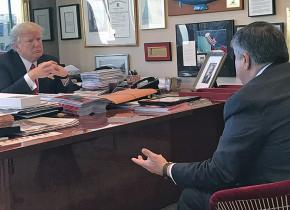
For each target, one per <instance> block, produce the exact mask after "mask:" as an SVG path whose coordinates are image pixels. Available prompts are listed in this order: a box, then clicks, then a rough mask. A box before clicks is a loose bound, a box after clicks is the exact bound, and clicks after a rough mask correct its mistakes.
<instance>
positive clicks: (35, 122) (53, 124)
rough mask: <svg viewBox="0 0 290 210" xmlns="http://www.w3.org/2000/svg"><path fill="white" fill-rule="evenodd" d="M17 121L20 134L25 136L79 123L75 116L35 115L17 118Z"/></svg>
mask: <svg viewBox="0 0 290 210" xmlns="http://www.w3.org/2000/svg"><path fill="white" fill-rule="evenodd" d="M19 123H20V129H21V133H20V135H22V136H27V135H32V134H38V133H43V132H48V131H54V130H58V129H62V128H67V127H72V126H76V125H78V124H79V120H78V119H75V118H50V117H37V118H33V119H25V120H19Z"/></svg>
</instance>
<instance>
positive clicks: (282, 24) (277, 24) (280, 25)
mask: <svg viewBox="0 0 290 210" xmlns="http://www.w3.org/2000/svg"><path fill="white" fill-rule="evenodd" d="M272 24H273V25H274V26H275V27H276V28H278V29H279V30H280V31H282V33H283V34H284V23H272ZM245 26H246V25H236V26H235V32H237V31H238V30H240V29H242V28H243V27H245Z"/></svg>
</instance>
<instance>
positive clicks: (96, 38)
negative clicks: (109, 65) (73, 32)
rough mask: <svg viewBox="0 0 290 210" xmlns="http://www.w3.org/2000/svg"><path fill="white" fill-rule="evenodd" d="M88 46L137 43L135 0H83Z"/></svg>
mask: <svg viewBox="0 0 290 210" xmlns="http://www.w3.org/2000/svg"><path fill="white" fill-rule="evenodd" d="M82 9H83V17H84V19H83V21H84V29H85V45H86V46H120V45H127V46H128V45H136V44H137V30H136V5H135V0H122V1H116V0H107V1H104V0H83V1H82Z"/></svg>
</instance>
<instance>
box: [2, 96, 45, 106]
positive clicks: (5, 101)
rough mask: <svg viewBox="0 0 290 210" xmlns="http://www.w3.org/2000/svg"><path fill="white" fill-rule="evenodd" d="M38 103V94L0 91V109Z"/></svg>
mask: <svg viewBox="0 0 290 210" xmlns="http://www.w3.org/2000/svg"><path fill="white" fill-rule="evenodd" d="M39 104H40V96H39V95H24V94H10V93H0V109H1V108H9V109H23V108H26V107H31V106H36V105H39Z"/></svg>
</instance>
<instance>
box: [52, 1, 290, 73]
mask: <svg viewBox="0 0 290 210" xmlns="http://www.w3.org/2000/svg"><path fill="white" fill-rule="evenodd" d="M244 2H245V9H244V10H239V11H231V12H218V13H207V14H199V15H184V16H170V17H167V27H166V29H158V30H138V35H139V43H138V46H133V47H90V48H88V47H84V40H71V41H62V40H59V55H60V59H61V62H62V63H65V64H73V65H75V66H77V67H79V68H80V69H81V70H82V71H90V70H93V69H94V66H95V63H94V56H95V55H97V54H116V53H128V54H129V59H130V68H131V69H136V70H137V71H138V72H139V73H140V74H141V76H156V77H168V76H169V77H176V76H177V70H176V69H177V67H176V62H177V61H176V44H175V43H176V41H175V25H176V24H181V23H195V22H206V21H215V20H229V19H234V21H235V24H236V25H244V24H247V23H250V22H253V21H268V22H284V23H285V27H286V7H287V6H288V7H290V1H289V0H277V1H276V14H277V15H272V16H264V17H257V18H250V17H248V10H247V8H248V6H247V0H244ZM72 3H80V0H56V4H57V5H65V4H72ZM58 27H59V26H58ZM285 31H286V28H285ZM59 37H60V36H59ZM82 37H84V33H83V32H82ZM167 41H169V42H171V43H172V61H167V62H145V60H144V49H143V46H144V43H146V42H167Z"/></svg>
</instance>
